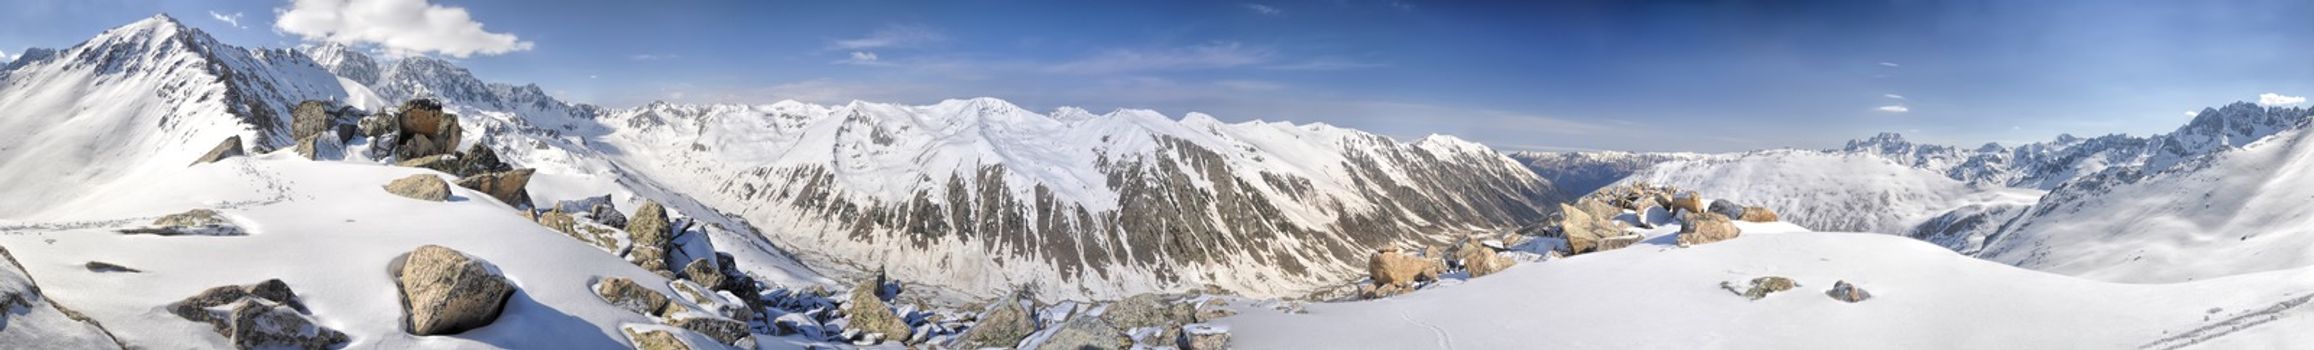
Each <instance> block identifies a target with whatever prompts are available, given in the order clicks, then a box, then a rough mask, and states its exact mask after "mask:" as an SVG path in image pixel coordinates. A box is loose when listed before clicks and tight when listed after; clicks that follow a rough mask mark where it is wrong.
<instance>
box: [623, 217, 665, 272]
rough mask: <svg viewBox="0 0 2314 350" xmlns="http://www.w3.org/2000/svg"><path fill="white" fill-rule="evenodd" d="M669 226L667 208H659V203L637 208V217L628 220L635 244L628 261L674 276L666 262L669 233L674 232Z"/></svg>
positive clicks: (652, 270)
mask: <svg viewBox="0 0 2314 350" xmlns="http://www.w3.org/2000/svg"><path fill="white" fill-rule="evenodd" d="M669 226H670V225H669V224H668V222H667V212H666V208H665V207H661V206H659V202H644V203H643V206H642V207H640V208H636V209H635V216H633V217H631V218H628V219H627V234H628V235H631V236H632V237H633V240H634V243H635V247H634V250H631V251H629V252H628V256H627V260H628V261H632V262H635V263H636V264H637V265H641V266H643V268H644V269H646V270H650V271H651V272H654V273H658V274H660V275H662V276H670V277H672V276H674V273H673V271H670V270H668V268H667V261H666V260H667V255H666V254H667V249H668V247H667V245H668V241H669V238H670V237H669V236H668V235H669V233H670V232H668V231H669V230H672V228H671V227H669Z"/></svg>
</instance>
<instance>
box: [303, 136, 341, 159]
mask: <svg viewBox="0 0 2314 350" xmlns="http://www.w3.org/2000/svg"><path fill="white" fill-rule="evenodd" d="M292 150H293V151H295V152H297V156H299V157H305V159H313V160H324V159H337V158H343V157H345V155H344V154H345V143H344V142H343V141H340V140H338V137H337V135H334V134H330V133H323V134H320V135H312V136H306V137H305V138H302V139H297V144H296V145H295V146H294V147H293V148H292Z"/></svg>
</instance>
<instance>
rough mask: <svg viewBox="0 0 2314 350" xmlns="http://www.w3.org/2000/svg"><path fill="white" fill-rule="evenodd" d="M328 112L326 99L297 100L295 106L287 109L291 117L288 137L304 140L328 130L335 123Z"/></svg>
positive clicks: (328, 105) (328, 106) (328, 104)
mask: <svg viewBox="0 0 2314 350" xmlns="http://www.w3.org/2000/svg"><path fill="white" fill-rule="evenodd" d="M329 112H330V103H329V102H328V101H318V100H306V101H305V102H298V103H297V107H295V108H291V109H290V110H289V115H290V118H291V119H290V121H289V138H290V139H293V140H305V139H306V138H310V137H314V136H317V135H321V133H323V132H327V131H329V130H330V129H331V127H332V126H334V125H332V124H335V123H333V122H332V121H331V118H330V117H331V116H330V113H329ZM300 143H303V141H300Z"/></svg>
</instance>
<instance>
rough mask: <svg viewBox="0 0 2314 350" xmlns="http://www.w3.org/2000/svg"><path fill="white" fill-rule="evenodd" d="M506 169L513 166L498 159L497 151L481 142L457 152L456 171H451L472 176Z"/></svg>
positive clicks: (512, 169) (459, 174) (510, 168)
mask: <svg viewBox="0 0 2314 350" xmlns="http://www.w3.org/2000/svg"><path fill="white" fill-rule="evenodd" d="M507 171H514V166H511V165H507V164H506V162H505V161H502V160H499V159H498V151H494V150H491V149H490V147H487V146H483V145H482V144H481V143H475V144H474V147H467V148H466V152H465V153H460V154H458V171H456V172H452V173H453V174H458V176H472V175H474V174H488V173H497V172H507Z"/></svg>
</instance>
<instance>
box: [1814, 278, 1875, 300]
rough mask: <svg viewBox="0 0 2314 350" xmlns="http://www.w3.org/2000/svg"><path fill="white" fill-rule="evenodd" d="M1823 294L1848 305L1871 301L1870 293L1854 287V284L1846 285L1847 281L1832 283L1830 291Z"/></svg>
mask: <svg viewBox="0 0 2314 350" xmlns="http://www.w3.org/2000/svg"><path fill="white" fill-rule="evenodd" d="M1824 294H1825V295H1830V296H1832V299H1834V300H1839V301H1845V302H1850V303H1854V302H1859V301H1864V300H1865V299H1872V293H1869V292H1865V291H1864V288H1859V287H1856V285H1854V284H1848V281H1840V282H1834V283H1832V290H1827V291H1824Z"/></svg>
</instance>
